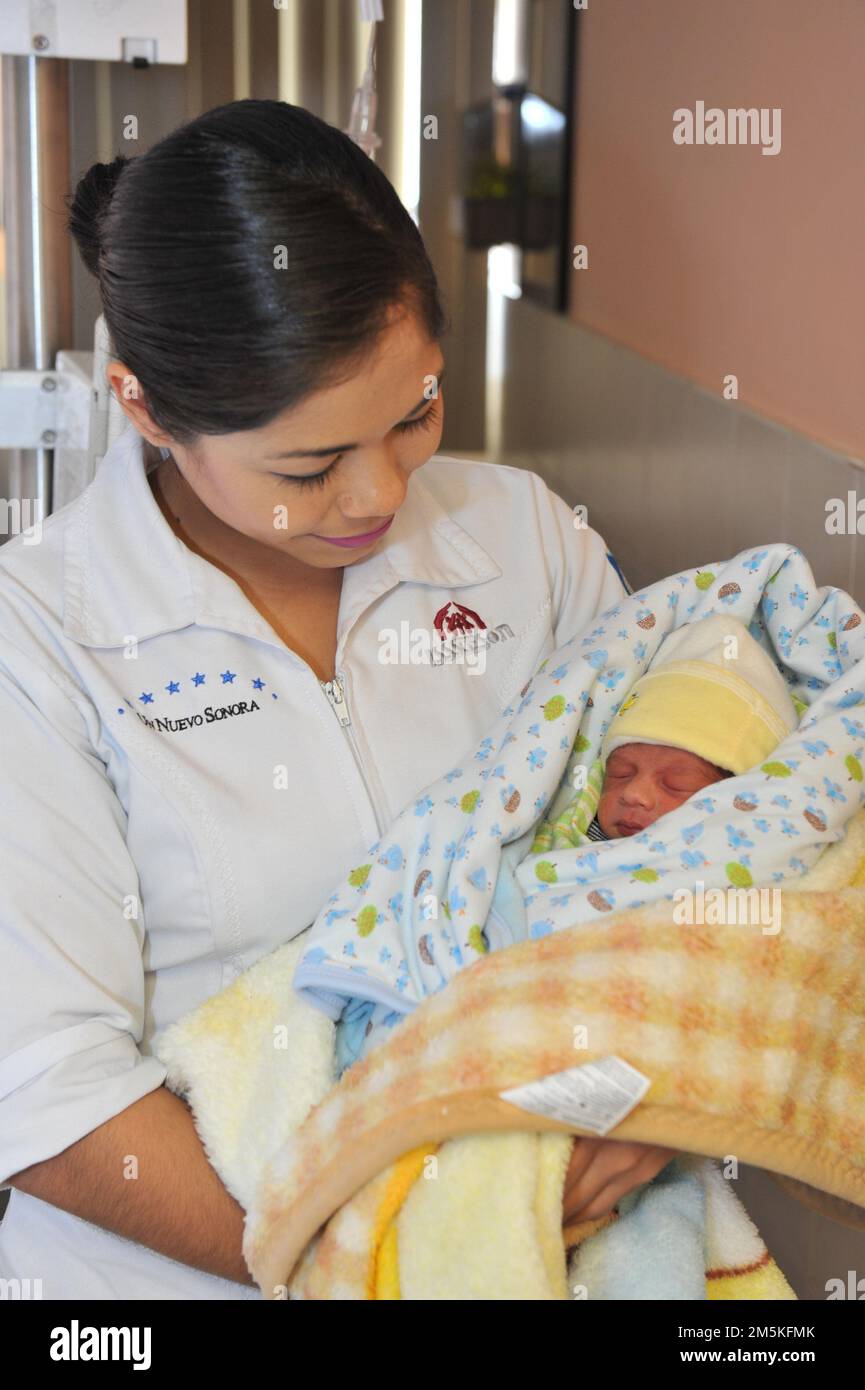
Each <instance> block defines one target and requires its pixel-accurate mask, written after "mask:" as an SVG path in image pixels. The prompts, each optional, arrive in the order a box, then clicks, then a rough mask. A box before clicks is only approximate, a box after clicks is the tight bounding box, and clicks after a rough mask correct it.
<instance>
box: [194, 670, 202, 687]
mask: <svg viewBox="0 0 865 1390" xmlns="http://www.w3.org/2000/svg"><path fill="white" fill-rule="evenodd" d="M192 684H193V685H204V676H203V675H202V674H201V672H200V671H196V673H195V675H194V676H193V677H192Z"/></svg>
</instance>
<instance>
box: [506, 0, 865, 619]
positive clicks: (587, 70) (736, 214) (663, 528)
mask: <svg viewBox="0 0 865 1390" xmlns="http://www.w3.org/2000/svg"><path fill="white" fill-rule="evenodd" d="M579 23H580V31H579V61H578V64H577V71H576V92H575V99H576V123H575V143H574V149H573V170H572V174H573V177H572V189H573V203H572V218H571V236H570V241H571V242H572V243H573V244H574V245H576V244H582V245H585V246H586V247H587V251H588V266H587V268H585V269H580V270H577V269H574V270H572V271H571V273H570V315H569V316H559V315H555V314H553V313H549V312H545V311H543V310H541V309H539V308H537V307H536V306H535V305H534V304H533V303H532V302H529V301H528V300H526V299H525V298H524V299H522V300H508V301H507V302H506V305H505V340H506V352H505V365H504V373H503V377H504V383H505V385H504V391H503V401H504V412H505V418H504V421H503V424H502V432H501V439H502V444H501V448H500V450H499V451H498V452H497V455H496V456H497V457H499V458H500V459H502V460H503V461H505V462H513V463H521V464H524V465H525V466H529V467H534V468H536V469H537V470H538V471H539V472H541V473H542V474H543V475H544V477H546V479H547V481H548V482H549V483H550V485H551V486H553V487H555V488H556V489H557V490H558V491H560V492H561V493H562V495H563V496H564V497H565V498H566V500H567V501H568V502H570V503H577V502H582V503H584V504H585V505H587V506H588V508H589V514H590V521H591V522H593V523H594V524H595V525H596V526H597V527H598V529H600V530H602V531H603V533H604V535H605V536H606V538H607V539H608V541H609V542H610V544H611V545H612V546H613V547H614V549H615V550H616V551H617V553H618V554H619V555H620V557H621V560H622V564H623V566H624V568H625V570H626V571H627V573H628V575H629V577H630V578H631V579H632V581H633V582H634V583H635V584H637V585H641V584H644V583H647V582H649V581H651V580H653V579H657V578H659V577H661V576H662V575H664V574H667V573H669V572H671V571H673V570H678V569H682V568H685V567H688V566H691V565H698V564H702V563H704V562H707V561H709V560H716V559H721V558H725V557H726V556H728V555H731V554H734V553H736V552H737V551H739V550H741V549H742V548H744V547H745V546H748V545H751V544H756V543H759V542H765V541H769V540H789V541H792V542H793V543H795V544H796V545H798V546H800V547H801V549H802V550H803V551H804V553H805V554H806V556H807V557H808V560H809V561H810V563H811V565H812V567H813V569H814V571H815V573H816V576H817V579H818V581H819V582H820V583H825V584H837V585H839V586H841V587H843V588H845V589H847V590H849V591H850V592H851V593H853V595H854V596H855V597H856V598H857V599H858V601H859V602H860V603H865V553H863V554H862V555H861V556H860V557H859V558H858V562H857V553H856V552H857V549H860V550H861V542H860V540H859V537H858V535H857V534H856V532H855V530H854V531H853V533H852V534H850V533H848V534H843V535H834V534H829V533H828V532H827V525H826V523H827V512H826V505H827V502H828V501H829V499H832V498H841V499H844V501H845V502H846V500H847V496H848V492H850V491H853V492H854V493H855V495H856V500H859V499H863V506H865V476H863V462H862V461H863V459H865V395H863V383H865V333H863V324H865V276H863V273H862V264H861V228H862V226H863V225H865V181H863V179H862V177H861V158H862V157H861V151H862V148H863V137H865V87H863V84H862V82H861V56H862V53H863V52H865V6H863V5H862V4H861V3H860V2H859V0H833V3H832V4H831V5H828V6H815V5H813V4H812V3H810V0H761V3H760V4H759V5H754V4H753V0H728V3H726V4H725V5H724V6H723V7H718V6H715V5H711V4H708V3H704V0H699V3H697V4H695V3H694V0H665V3H664V4H663V6H658V5H645V4H644V3H643V0H620V3H617V4H616V5H598V6H595V5H589V7H588V9H587V10H586V12H585V13H583V14H581V15H580V20H579ZM698 100H702V101H704V102H705V105H706V107H711V106H717V107H719V108H721V109H723V110H726V109H727V108H728V107H751V106H753V107H756V108H757V109H761V108H769V109H773V108H780V109H781V113H782V114H781V124H780V131H781V148H780V151H779V153H777V154H775V155H763V154H762V152H761V149H760V148H759V147H756V146H738V145H726V146H709V145H702V146H697V145H693V146H682V145H677V144H675V143H674V141H673V138H672V137H673V112H674V110H676V109H677V108H681V107H687V108H689V109H691V110H694V109H695V104H696V102H697V101H698ZM730 373H732V374H735V376H736V378H737V382H738V399H737V400H736V399H733V400H727V399H724V398H723V395H722V391H723V383H724V378H725V377H726V376H727V375H728V374H730ZM863 530H865V518H863Z"/></svg>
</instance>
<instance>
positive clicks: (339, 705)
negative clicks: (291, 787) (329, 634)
mask: <svg viewBox="0 0 865 1390" xmlns="http://www.w3.org/2000/svg"><path fill="white" fill-rule="evenodd" d="M319 685H320V686H321V688H322V690H323V691H324V693H325V695H326V696H327V698H328V702H329V703H330V706H331V708H332V709H333V711H334V713H335V714H336V717H337V719H338V720H339V722H340V724H341V726H342V727H343V729H345V732H346V734H347V735H348V741H349V745H350V747H351V751H352V754H353V755H354V760H355V763H356V764H357V770H358V772H359V774H360V780H361V782H362V783H363V786H364V790H365V791H366V794H367V796H368V798H369V802H370V805H371V806H372V809H373V814H374V816H375V822H376V825H377V826H378V834H379V838H381V836H382V835H383V834H384V831H385V825H386V824H387V818H386V817H385V816H384V815H383V814H382V807H381V805H380V804H379V802H378V801H377V799H376V797H375V795H374V793H373V789H372V787H371V785H370V782H369V780H368V779H367V776H366V773H365V771H364V766H363V759H362V758H361V756H360V749H359V748H358V746H357V739H356V738H355V735H354V727H353V725H352V722H351V715H350V714H349V712H348V702H347V700H346V698H345V686H344V684H343V682H342V680H341V679H340V672H337V674H336V675H335V676H334V678H333V680H332V681H323V680H320V681H319Z"/></svg>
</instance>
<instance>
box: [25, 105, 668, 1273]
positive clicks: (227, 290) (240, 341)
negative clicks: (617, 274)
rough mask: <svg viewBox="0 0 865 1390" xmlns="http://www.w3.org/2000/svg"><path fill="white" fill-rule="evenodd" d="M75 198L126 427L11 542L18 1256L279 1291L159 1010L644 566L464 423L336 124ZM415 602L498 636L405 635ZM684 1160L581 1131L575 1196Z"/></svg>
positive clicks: (204, 151)
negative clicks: (204, 1129)
mask: <svg viewBox="0 0 865 1390" xmlns="http://www.w3.org/2000/svg"><path fill="white" fill-rule="evenodd" d="M69 228H70V231H71V233H72V235H73V237H74V239H75V241H76V243H77V246H78V248H79V251H80V252H81V255H82V257H83V259H84V262H85V264H86V265H87V266H88V268H89V269H90V270H91V272H92V273H93V274H94V275H95V277H96V279H97V281H98V284H99V290H100V294H101V300H102V306H103V310H104V314H105V320H106V323H107V326H108V330H109V332H110V335H111V341H112V352H113V356H114V360H112V362H111V363H110V365H109V369H108V377H109V380H110V382H111V385H112V388H113V390H114V392H115V395H116V397H117V399H118V401H119V402H120V404H121V405H122V407H123V410H124V412H125V414H126V416H127V421H128V423H127V425H126V427H125V429H124V431H123V432H122V433H121V434H120V435H119V436H118V438H117V439H115V440H114V442H113V443H112V445H111V447H110V449H109V450H108V453H107V454H106V456H105V458H104V459H103V460H102V461H101V462H100V464H99V468H98V470H97V474H96V477H95V479H94V481H93V482H92V483H91V484H90V486H89V487H88V488H86V489H85V490H84V492H83V493H82V494H81V495H80V496H79V497H78V498H77V499H76V500H75V501H74V502H72V503H70V504H69V506H67V507H64V508H63V509H62V510H61V511H59V512H58V513H56V514H54V515H53V516H51V517H49V518H48V520H47V521H46V523H45V525H44V528H43V534H42V538H41V541H40V543H39V544H38V545H30V544H25V543H24V540H23V538H22V537H18V538H16V539H14V540H12V541H10V542H8V543H7V544H6V545H5V546H4V547H2V549H0V727H2V729H3V747H4V760H3V761H4V766H3V776H2V790H0V846H2V858H3V873H2V875H0V943H2V970H0V1185H2V1186H5V1187H9V1188H11V1189H12V1191H11V1194H10V1201H9V1207H8V1210H7V1212H6V1215H5V1218H4V1220H3V1222H2V1225H0V1278H3V1279H5V1280H18V1281H20V1284H19V1285H17V1286H15V1285H7V1288H15V1287H17V1288H18V1289H19V1290H20V1292H21V1296H25V1290H26V1289H27V1288H31V1289H32V1288H34V1287H38V1286H37V1285H36V1284H35V1281H37V1280H38V1281H41V1293H42V1296H43V1297H45V1298H61V1299H62V1298H94V1299H117V1298H119V1299H123V1298H135V1299H188V1298H192V1299H243V1298H252V1299H255V1298H258V1297H259V1296H260V1295H259V1293H258V1291H257V1289H256V1288H255V1287H254V1286H253V1285H252V1283H251V1280H250V1276H249V1273H248V1271H247V1269H246V1266H245V1264H244V1261H243V1257H242V1254H241V1235H242V1227H243V1212H242V1210H241V1208H240V1207H239V1205H238V1204H237V1203H236V1202H235V1200H234V1199H233V1198H232V1197H231V1196H230V1194H229V1193H228V1192H227V1191H226V1189H225V1188H224V1187H223V1185H222V1183H221V1182H220V1180H219V1179H218V1177H217V1175H216V1173H215V1172H214V1170H213V1169H212V1168H211V1166H210V1164H209V1163H208V1160H207V1157H206V1155H205V1152H204V1150H203V1148H202V1145H201V1142H200V1140H199V1138H198V1135H197V1133H196V1130H195V1126H194V1124H193V1120H192V1115H191V1113H190V1111H189V1109H188V1108H187V1106H186V1105H185V1104H184V1102H183V1101H182V1100H181V1099H179V1098H178V1097H177V1096H175V1095H173V1094H172V1093H171V1092H170V1091H168V1090H167V1089H166V1088H165V1087H164V1085H163V1082H164V1079H165V1070H164V1068H163V1067H162V1065H161V1064H160V1063H159V1061H158V1059H157V1058H156V1056H155V1055H154V1052H153V1045H152V1044H153V1039H154V1037H155V1035H156V1034H157V1033H158V1032H159V1030H160V1029H162V1028H163V1027H165V1026H167V1025H168V1024H169V1023H172V1022H173V1021H175V1020H176V1019H177V1018H179V1017H181V1016H182V1015H183V1014H185V1013H186V1012H188V1011H189V1010H190V1009H193V1008H195V1007H196V1006H197V1005H198V1004H200V1003H201V1002H202V1001H203V1000H204V999H206V998H208V997H210V996H211V995H213V994H214V993H215V992H217V991H219V990H220V989H222V988H224V987H225V986H226V985H228V984H230V983H231V981H232V980H233V979H235V978H236V977H237V975H238V974H239V973H240V972H242V971H243V970H245V969H247V968H248V967H249V966H250V965H251V964H253V962H254V961H255V960H257V959H259V958H260V957H261V956H262V955H264V954H265V953H267V952H269V951H271V950H273V949H275V948H276V947H277V946H279V945H281V944H283V943H284V942H285V941H288V940H290V939H291V938H293V937H294V936H296V935H297V934H298V933H299V932H301V931H303V929H304V928H305V927H306V926H308V925H309V923H310V922H311V921H312V920H313V919H314V918H315V916H316V915H317V913H318V911H319V910H320V908H321V905H322V903H323V902H324V901H325V900H326V898H327V897H328V895H329V894H330V893H331V891H332V890H333V887H334V884H335V883H336V882H338V881H339V879H340V878H341V877H342V876H343V875H344V874H345V873H346V872H347V870H348V868H349V867H350V865H351V864H352V863H353V862H357V860H358V859H359V858H360V856H361V855H362V854H363V853H364V852H365V850H366V849H367V848H368V847H369V845H370V844H372V843H373V842H374V841H375V840H376V839H378V838H379V836H380V835H381V834H382V833H383V832H384V831H385V830H386V828H387V825H388V824H389V822H390V821H391V820H393V819H394V818H395V817H396V815H397V814H398V813H399V811H400V810H401V809H402V807H403V806H404V805H405V804H406V803H407V802H408V801H409V800H410V799H413V798H414V797H416V796H417V794H418V792H419V791H420V790H421V789H422V788H423V787H424V786H425V785H427V784H428V783H429V782H431V781H433V780H434V779H436V778H438V777H439V776H441V775H442V773H443V772H444V771H446V770H447V768H448V767H449V766H450V765H451V764H453V763H454V762H456V761H457V760H458V759H459V757H460V755H461V754H463V753H464V752H465V749H466V748H467V747H469V746H471V745H472V744H474V743H476V742H477V741H478V739H479V738H481V737H482V736H483V733H484V731H485V729H486V728H488V727H489V725H490V724H491V723H493V722H494V721H495V720H496V719H497V717H498V716H499V714H500V712H501V710H502V709H503V708H504V707H505V705H506V704H507V703H508V702H509V701H510V700H511V699H512V698H513V697H514V696H515V695H516V694H517V693H518V692H519V690H520V688H521V686H522V685H523V684H524V683H525V682H526V681H527V680H528V679H529V677H530V676H531V675H532V674H533V672H534V670H535V669H536V667H537V665H538V663H539V662H540V661H541V660H542V659H543V657H544V655H545V654H547V653H548V652H550V651H552V650H553V649H554V648H555V647H557V646H560V645H561V644H562V643H563V642H564V641H566V640H567V639H568V638H570V637H572V636H574V635H575V634H577V633H579V632H580V631H581V630H582V629H584V628H586V627H589V626H591V625H592V624H593V623H594V622H595V620H596V619H597V618H598V615H599V614H601V613H602V612H603V611H604V610H605V609H606V608H608V607H610V606H612V605H613V604H615V603H616V602H617V601H618V600H619V598H620V597H621V595H622V593H623V588H622V584H621V581H620V578H619V576H618V573H617V571H616V569H615V568H614V566H613V564H612V563H611V562H610V558H609V557H608V554H607V551H606V546H605V544H604V542H603V540H602V539H601V537H600V536H599V535H598V534H597V533H596V532H594V531H592V530H589V529H586V528H582V529H575V527H574V525H573V515H572V513H571V511H570V509H569V508H568V507H567V505H566V504H565V503H564V502H563V501H562V499H561V498H559V497H557V496H556V495H555V494H554V493H552V492H550V490H549V489H548V488H547V487H546V486H545V484H544V483H543V481H542V480H541V479H540V478H539V477H538V476H537V475H536V474H534V473H532V472H530V471H527V470H522V469H516V468H509V467H506V466H497V465H491V464H487V463H474V462H466V461H461V460H456V459H449V458H447V457H446V456H442V455H438V454H436V449H437V446H438V444H439V441H440V439H441V433H442V422H443V409H444V406H443V393H442V389H441V382H442V377H443V374H444V367H445V362H444V356H443V354H442V350H441V346H440V341H441V339H442V337H443V336H444V333H445V330H446V326H447V325H446V320H445V316H444V313H443V310H442V307H441V304H440V301H439V294H438V289H437V285H436V279H435V275H434V273H433V270H432V267H431V265H430V263H429V260H428V258H427V255H426V252H425V249H424V246H423V243H422V241H421V238H420V236H419V234H418V231H417V228H416V227H415V224H414V222H413V221H412V219H411V217H410V216H409V214H408V213H407V212H406V211H405V209H404V208H403V206H402V205H401V203H400V201H399V199H398V197H397V195H396V193H395V191H394V189H393V188H392V187H391V185H390V184H389V183H388V181H387V179H386V178H385V176H384V175H383V173H382V172H381V171H380V170H379V169H378V168H377V167H376V166H375V165H374V164H373V163H372V162H371V161H370V160H369V159H368V158H367V156H366V155H365V154H364V153H363V152H362V151H361V150H360V149H359V148H358V147H357V146H356V145H354V144H353V142H352V141H351V140H349V139H348V138H347V137H346V136H344V135H342V134H341V133H340V132H339V131H337V130H336V129H334V128H333V127H331V126H328V125H327V124H325V123H324V122H323V121H321V120H319V119H317V118H316V117H315V116H313V115H312V114H310V113H309V112H307V111H304V110H302V109H301V108H298V107H293V106H290V105H287V104H285V103H282V102H276V101H239V102H233V103H230V104H228V105H226V106H223V107H219V108H217V109H215V110H213V111H210V112H207V113H205V114H204V115H202V116H201V117H199V118H197V119H196V120H193V121H190V122H189V123H187V124H185V125H183V126H182V127H180V128H179V129H178V130H176V131H175V132H173V133H172V134H170V135H169V136H167V137H166V138H165V139H163V140H161V141H159V142H158V143H157V144H155V145H154V146H152V147H151V148H150V149H149V150H148V151H147V152H146V153H144V154H142V155H140V156H137V157H136V158H134V159H124V158H122V157H120V158H118V159H115V160H114V162H113V163H112V164H109V165H102V164H97V165H94V166H93V167H92V168H91V169H90V170H89V171H88V172H87V174H86V175H85V176H84V177H83V178H82V180H81V182H80V183H79V184H78V187H77V189H76V191H75V194H74V197H73V198H71V200H70V217H69ZM405 623H408V625H409V630H410V631H411V630H419V629H420V630H423V631H425V632H426V633H428V634H429V635H430V636H431V637H433V638H438V639H441V640H443V641H445V644H446V645H447V644H448V643H450V645H451V647H452V648H453V650H454V652H456V651H458V649H459V648H460V643H461V642H464V641H465V639H466V635H467V634H468V635H469V636H470V637H471V638H472V641H473V643H474V649H475V656H476V654H477V650H476V649H478V648H479V649H481V650H482V653H483V658H484V659H483V661H482V662H477V661H476V660H474V659H473V660H472V661H471V662H470V661H468V660H460V659H457V658H456V657H455V659H453V660H450V661H448V660H445V661H441V660H439V661H437V662H436V663H434V664H433V663H427V664H424V663H423V662H417V661H405V662H402V663H399V662H398V663H394V662H393V661H392V660H385V659H383V658H382V649H383V634H387V633H393V632H400V631H401V630H402V625H403V624H405ZM669 1157H670V1152H669V1151H668V1150H662V1149H653V1148H651V1147H648V1146H644V1145H633V1144H616V1143H613V1142H603V1141H590V1140H586V1141H578V1142H577V1144H575V1147H574V1157H573V1161H572V1164H571V1171H570V1174H569V1179H568V1192H567V1197H566V1203H565V1208H566V1210H565V1215H566V1217H567V1218H573V1217H575V1216H578V1215H586V1216H588V1215H594V1214H598V1213H599V1212H601V1211H604V1210H608V1209H609V1208H610V1207H611V1206H612V1205H613V1204H614V1202H615V1201H616V1200H617V1199H618V1197H619V1196H621V1195H622V1194H623V1193H624V1192H626V1191H628V1190H629V1189H630V1188H631V1187H633V1186H635V1185H636V1184H637V1183H639V1182H644V1181H646V1180H647V1179H648V1178H650V1177H652V1176H654V1174H655V1173H656V1172H658V1171H659V1170H660V1168H661V1167H663V1165H664V1164H665V1163H666V1162H667V1161H668V1159H669ZM26 1281H30V1282H29V1284H28V1283H27V1282H26Z"/></svg>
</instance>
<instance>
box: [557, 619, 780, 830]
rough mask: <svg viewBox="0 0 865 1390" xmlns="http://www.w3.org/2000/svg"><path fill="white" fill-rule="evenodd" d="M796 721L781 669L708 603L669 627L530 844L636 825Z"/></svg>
mask: <svg viewBox="0 0 865 1390" xmlns="http://www.w3.org/2000/svg"><path fill="white" fill-rule="evenodd" d="M798 722H799V721H798V717H797V714H796V709H795V706H794V704H793V701H792V699H791V697H790V692H789V690H788V688H787V684H786V682H785V680H784V678H783V676H782V675H781V673H780V671H779V670H778V668H777V667H776V665H775V663H774V661H773V660H772V658H771V657H770V656H769V654H768V653H767V652H766V651H764V649H763V648H762V647H761V646H760V645H759V643H758V642H756V641H755V639H754V638H753V637H752V636H751V634H750V632H749V631H748V629H747V628H746V627H745V626H744V625H743V624H742V623H741V622H739V620H738V619H737V618H733V617H732V616H731V617H726V616H725V615H724V614H722V613H713V614H710V616H709V617H707V618H702V619H701V620H699V621H698V622H695V623H688V624H686V625H685V626H684V627H681V628H677V629H676V630H675V631H673V632H671V633H670V634H669V635H668V636H667V638H666V639H665V641H664V642H663V643H662V644H661V646H660V648H659V649H658V653H657V656H656V657H655V662H654V664H653V666H652V667H651V669H650V670H648V671H646V672H645V674H644V675H642V676H641V677H640V679H639V680H638V681H637V682H636V683H635V684H634V685H633V686H632V688H631V690H630V691H629V693H628V694H627V695H626V697H625V699H624V700H623V701H622V704H621V705H620V707H619V710H618V713H617V714H616V716H615V717H614V718H613V720H612V721H611V723H610V727H609V729H608V730H607V733H606V735H605V737H604V739H603V742H602V745H601V749H600V756H599V759H598V761H597V762H596V763H595V764H594V765H593V767H592V768H591V769H590V771H589V779H588V785H587V787H586V788H585V789H584V790H582V791H581V792H579V793H578V794H577V795H576V796H575V795H574V793H573V788H571V790H570V797H569V799H568V800H567V803H566V804H565V805H564V807H563V809H561V810H560V811H559V813H558V814H556V812H555V810H553V811H552V812H551V816H550V819H548V820H546V821H544V822H543V823H542V825H541V826H540V828H539V830H538V833H537V836H536V838H535V841H534V844H533V846H532V849H533V851H534V852H536V853H537V852H540V851H542V850H548V849H551V848H563V847H564V846H565V845H568V844H569V845H574V846H577V845H579V844H583V843H585V841H586V839H589V840H618V839H621V838H622V837H624V836H627V835H638V834H639V833H640V832H641V831H643V830H645V829H646V828H647V826H650V825H654V823H655V821H656V820H659V819H660V817H661V816H663V815H666V813H667V812H668V811H675V810H676V809H677V807H679V806H681V805H683V803H684V802H686V801H687V800H688V799H689V798H690V797H692V796H695V795H696V794H697V793H698V792H700V791H702V789H703V788H704V787H707V786H709V785H711V783H712V782H720V781H721V780H723V779H724V778H725V777H732V776H738V775H740V774H741V773H743V772H747V771H748V770H749V769H750V768H752V767H755V766H757V765H758V764H759V763H761V762H763V761H764V760H765V759H766V758H768V757H769V755H770V754H771V753H772V752H773V750H774V749H775V748H776V747H777V745H778V744H779V743H780V742H781V740H782V739H784V738H785V737H786V736H787V734H788V733H790V732H791V731H792V730H793V729H795V728H796V726H797V724H798ZM602 777H603V782H602V784H601V778H602ZM564 795H565V792H564V789H563V788H560V791H559V794H558V795H557V797H556V801H555V805H558V806H559V807H561V806H562V797H563V796H564Z"/></svg>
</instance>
